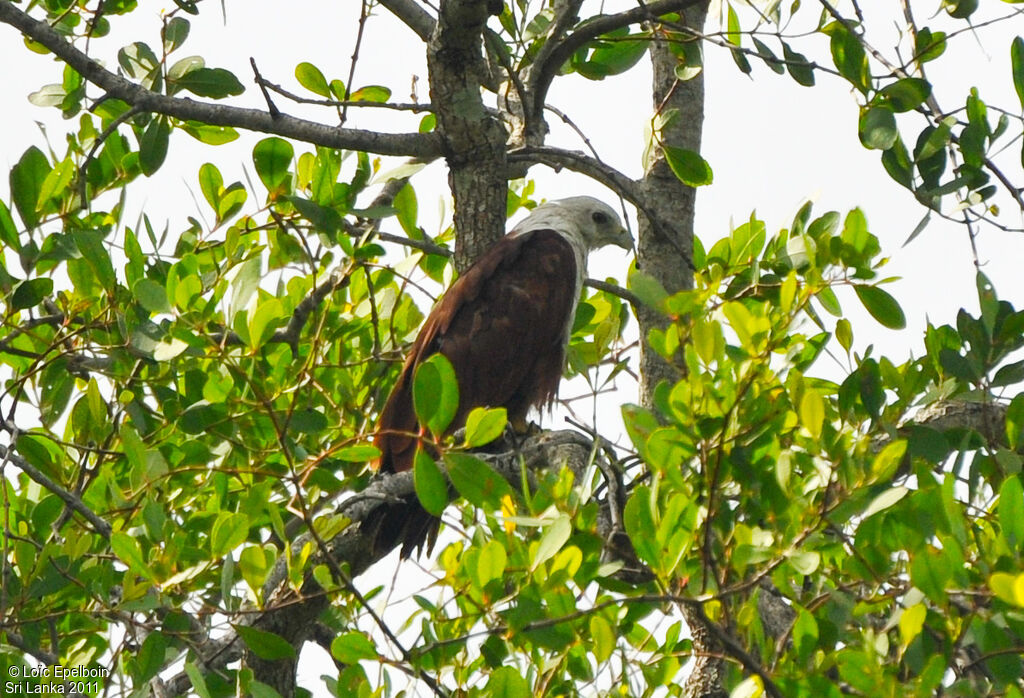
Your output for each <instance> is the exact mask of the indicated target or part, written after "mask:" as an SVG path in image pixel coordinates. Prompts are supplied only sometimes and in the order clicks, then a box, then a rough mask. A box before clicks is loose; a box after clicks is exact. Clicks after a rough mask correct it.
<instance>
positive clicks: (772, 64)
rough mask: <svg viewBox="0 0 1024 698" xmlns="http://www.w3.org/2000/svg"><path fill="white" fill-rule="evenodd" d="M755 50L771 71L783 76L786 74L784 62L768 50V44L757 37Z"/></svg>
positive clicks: (755, 38)
mask: <svg viewBox="0 0 1024 698" xmlns="http://www.w3.org/2000/svg"><path fill="white" fill-rule="evenodd" d="M754 49H755V50H756V51H757V55H758V56H760V57H761V60H763V61H764V63H765V65H767V66H768V68H769V69H771V71H772V72H774V73H776V74H778V75H782V74H783V73H785V72H786V69H785V67H784V66H783V65H782V61H780V60H779V59H778V57H777V56H776V55H775V54H774V53H773V52H772V50H771V49H770V48H768V44H766V43H764V42H763V41H761V40H760V39H758V38H757V37H754Z"/></svg>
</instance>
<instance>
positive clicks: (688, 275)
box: [637, 3, 728, 698]
mask: <svg viewBox="0 0 1024 698" xmlns="http://www.w3.org/2000/svg"><path fill="white" fill-rule="evenodd" d="M706 15H707V5H706V4H705V3H701V4H697V5H693V6H691V7H689V8H688V9H686V10H684V12H683V20H684V22H685V24H686V26H688V27H690V28H692V29H694V30H695V31H697V32H700V31H701V30H702V29H703V27H704V19H705V17H706ZM650 55H651V62H652V64H653V69H654V76H653V85H652V97H653V101H654V109H655V111H656V112H657V113H660V114H665V113H667V112H668V111H669V110H674V111H676V113H677V115H676V117H675V118H674V119H672V120H671V121H670V122H669V124H668V125H667V126H666V127H665V128H664V129H663V130H662V133H661V136H662V138H663V140H664V142H665V143H666V144H668V145H673V146H676V147H680V148H686V149H688V150H693V151H696V152H699V151H700V143H701V134H702V127H703V120H704V74H703V73H701V74H700V75H698V76H697V77H695V78H693V79H691V80H688V81H686V82H680V81H679V80H677V79H676V75H675V67H676V65H677V63H678V59H677V58H676V56H675V54H673V53H672V52H671V51H670V50H669V47H668V45H667V44H665V43H661V42H656V43H653V44H652V45H651V48H650ZM642 189H643V197H644V199H645V201H646V203H647V206H648V207H650V208H651V209H652V211H653V212H654V214H655V219H656V220H663V221H671V222H672V225H671V228H666V227H659V228H654V227H653V226H652V221H651V220H650V219H648V218H646V217H641V218H640V225H639V228H640V237H639V241H638V245H637V265H638V266H639V268H640V269H642V270H643V271H644V272H646V273H647V274H650V275H652V276H653V277H655V278H656V279H657V280H658V281H660V282H661V284H662V285H663V286H664V287H665V289H666V290H668V292H669V293H674V292H676V291H680V290H684V289H689V288H692V287H693V271H692V259H693V255H692V252H693V223H694V214H695V211H696V209H695V203H696V191H695V190H694V189H693V188H692V187H688V186H686V185H684V184H683V183H682V182H680V181H679V179H678V178H677V177H676V176H675V174H673V172H672V170H671V169H670V168H669V166H668V163H667V162H666V161H665V157H664V154H663V153H661V152H660V151H655V153H654V157H652V158H651V160H650V162H648V163H646V171H645V173H644V179H643V182H642ZM673 237H674V239H673ZM637 316H638V320H639V324H640V334H641V337H644V338H646V336H647V334H648V332H649V331H650V330H651V329H652V328H655V327H665V326H667V325H668V323H669V319H668V318H667V317H664V316H663V315H660V314H659V313H657V312H655V311H653V310H651V309H650V308H647V307H644V306H642V307H640V308H638V309H637ZM678 378H679V373H678V370H677V369H676V368H675V367H674V366H673V365H672V364H671V363H669V362H668V361H666V360H665V359H664V358H663V357H661V356H660V355H658V354H657V352H655V351H653V350H652V349H651V347H650V345H649V344H647V342H646V341H644V342H641V349H640V398H641V401H642V402H643V403H644V404H645V405H652V404H653V402H654V392H655V389H656V388H657V386H658V384H659V383H662V382H668V383H674V382H675V381H676V380H678ZM680 610H681V612H682V614H683V618H684V619H685V620H686V622H687V625H689V627H690V633H691V636H692V638H693V649H694V666H693V670H692V672H691V673H690V676H689V678H688V679H687V681H686V684H685V685H684V687H683V695H684V696H686V697H687V698H720V697H721V696H725V695H728V694H727V693H726V692H725V691H724V690H723V688H722V682H721V674H722V659H721V657H722V656H723V647H722V644H721V642H720V641H719V639H718V636H717V635H716V633H714V632H713V629H712V628H711V627H709V625H708V622H709V621H708V619H707V617H706V616H705V615H704V614H703V612H701V611H699V609H695V608H694V607H691V606H689V605H682V606H680Z"/></svg>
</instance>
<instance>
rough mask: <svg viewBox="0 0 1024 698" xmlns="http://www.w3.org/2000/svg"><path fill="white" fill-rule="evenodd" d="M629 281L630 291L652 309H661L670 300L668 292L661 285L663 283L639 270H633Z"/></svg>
mask: <svg viewBox="0 0 1024 698" xmlns="http://www.w3.org/2000/svg"><path fill="white" fill-rule="evenodd" d="M627 281H628V284H629V290H630V291H632V292H633V293H635V294H636V295H637V296H638V297H639V298H640V300H642V301H643V302H644V303H645V304H647V305H648V306H650V307H651V308H654V309H658V308H660V307H661V303H662V302H663V301H664V300H665V299H666V298H668V291H666V290H665V287H664V286H662V285H661V282H660V281H658V280H657V279H656V278H654V277H653V276H651V275H650V274H648V273H646V272H643V271H640V270H639V269H633V270H631V271H630V273H629V278H628V279H627Z"/></svg>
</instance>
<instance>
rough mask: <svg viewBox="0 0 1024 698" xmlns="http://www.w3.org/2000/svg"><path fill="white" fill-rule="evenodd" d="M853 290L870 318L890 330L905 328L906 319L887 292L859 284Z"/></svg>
mask: <svg viewBox="0 0 1024 698" xmlns="http://www.w3.org/2000/svg"><path fill="white" fill-rule="evenodd" d="M853 290H854V291H855V292H856V293H857V297H858V298H860V302H861V303H862V304H863V305H864V308H865V309H866V310H867V311H868V312H869V313H871V317H873V318H875V319H876V320H878V322H880V323H881V324H882V325H883V326H885V327H888V328H889V329H891V330H902V329H903V328H905V327H906V326H907V318H906V316H905V315H904V314H903V309H902V308H900V304H899V303H898V302H897V301H896V299H895V298H893V297H892V296H891V295H889V292H888V291H883V290H882V289H880V288H878V287H877V286H864V285H861V284H857V285H855V286H854V287H853Z"/></svg>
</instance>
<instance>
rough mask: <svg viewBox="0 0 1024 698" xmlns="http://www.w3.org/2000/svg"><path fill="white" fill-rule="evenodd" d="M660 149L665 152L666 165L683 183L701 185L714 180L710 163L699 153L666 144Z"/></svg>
mask: <svg viewBox="0 0 1024 698" xmlns="http://www.w3.org/2000/svg"><path fill="white" fill-rule="evenodd" d="M661 150H662V152H663V153H665V161H666V162H668V166H669V167H670V168H671V169H672V172H673V173H674V174H675V176H676V177H677V178H678V179H679V181H680V182H682V183H683V184H686V185H687V186H691V187H701V186H704V185H706V184H711V182H712V181H713V180H714V174H713V173H712V172H711V165H709V164H708V163H707V160H705V159H704V158H702V157H701V156H700V154H699V153H695V152H693V151H692V150H687V149H686V148H677V147H676V146H673V145H667V144H662V146H661Z"/></svg>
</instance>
